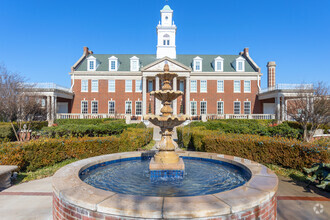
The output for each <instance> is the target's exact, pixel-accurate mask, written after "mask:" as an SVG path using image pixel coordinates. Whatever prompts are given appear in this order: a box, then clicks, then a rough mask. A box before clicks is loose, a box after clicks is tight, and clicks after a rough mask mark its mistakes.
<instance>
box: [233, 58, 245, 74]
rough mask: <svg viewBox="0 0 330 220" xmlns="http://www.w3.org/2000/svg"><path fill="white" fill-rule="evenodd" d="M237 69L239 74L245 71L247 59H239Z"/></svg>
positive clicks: (236, 64) (236, 63)
mask: <svg viewBox="0 0 330 220" xmlns="http://www.w3.org/2000/svg"><path fill="white" fill-rule="evenodd" d="M235 69H236V71H237V72H244V71H245V59H244V58H243V57H238V58H237V59H236V62H235Z"/></svg>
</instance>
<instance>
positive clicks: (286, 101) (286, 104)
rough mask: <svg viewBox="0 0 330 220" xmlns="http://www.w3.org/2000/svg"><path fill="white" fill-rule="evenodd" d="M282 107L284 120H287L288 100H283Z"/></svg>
mask: <svg viewBox="0 0 330 220" xmlns="http://www.w3.org/2000/svg"><path fill="white" fill-rule="evenodd" d="M284 105H285V107H284V109H285V118H284V119H285V120H286V121H287V120H288V100H287V99H286V100H285V102H284Z"/></svg>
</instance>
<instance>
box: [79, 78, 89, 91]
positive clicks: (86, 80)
mask: <svg viewBox="0 0 330 220" xmlns="http://www.w3.org/2000/svg"><path fill="white" fill-rule="evenodd" d="M83 82H87V83H86V85H85V86H84V87H83ZM80 86H81V92H88V79H82V80H81V85H80ZM86 87H87V89H86V90H85V89H83V88H86Z"/></svg>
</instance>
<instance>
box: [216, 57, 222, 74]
mask: <svg viewBox="0 0 330 220" xmlns="http://www.w3.org/2000/svg"><path fill="white" fill-rule="evenodd" d="M218 63H220V69H219V68H218ZM214 71H215V72H223V58H222V57H220V56H218V57H217V58H215V59H214Z"/></svg>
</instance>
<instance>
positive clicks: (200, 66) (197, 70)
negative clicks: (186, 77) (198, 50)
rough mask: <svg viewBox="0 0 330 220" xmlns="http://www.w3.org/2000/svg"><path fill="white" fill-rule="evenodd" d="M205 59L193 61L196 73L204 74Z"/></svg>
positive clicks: (196, 58)
mask: <svg viewBox="0 0 330 220" xmlns="http://www.w3.org/2000/svg"><path fill="white" fill-rule="evenodd" d="M198 62H199V69H197V63H198ZM202 67H203V59H202V58H200V57H198V56H197V57H195V58H194V61H193V69H194V72H202V71H203V68H202Z"/></svg>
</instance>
